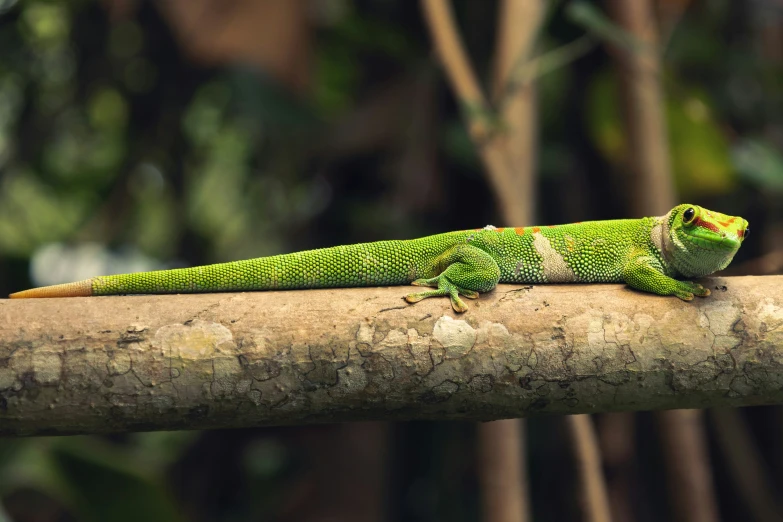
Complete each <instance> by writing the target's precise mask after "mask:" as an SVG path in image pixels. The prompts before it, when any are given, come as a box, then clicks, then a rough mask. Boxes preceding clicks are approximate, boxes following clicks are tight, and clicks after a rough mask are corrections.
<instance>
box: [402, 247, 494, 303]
mask: <svg viewBox="0 0 783 522" xmlns="http://www.w3.org/2000/svg"><path fill="white" fill-rule="evenodd" d="M435 265H436V266H439V267H445V269H444V270H443V271H442V272H441V273H440V274H438V275H437V276H435V277H433V278H430V279H417V280H415V281H413V283H411V284H413V285H416V286H432V287H435V288H437V290H428V291H426V292H419V293H415V294H408V295H406V296H405V300H406V301H407V302H409V303H417V302H419V301H421V300H422V299H425V298H427V297H435V296H445V295H447V296H449V297H450V298H451V307H452V308H454V311H455V312H459V313H462V312H465V311H467V309H468V307H467V306H466V305H465V303H464V302H462V299H460V298H459V296H460V294H462V295H463V296H465V297H467V298H469V299H476V298H477V297H478V296H479V292H489V291H490V290H492V289H493V288H495V286H497V284H498V281H499V280H500V268H499V267H498V264H497V263H496V262H495V260H494V259H492V256H490V255H489V254H487V253H486V252H484V251H483V250H481V249H480V248H476V247H474V246H470V245H466V244H461V245H455V246H453V247H451V248H449V249H448V250H446V251H445V252H444V253H443V254H441V255H440V256H439V257H438V258H437V259H436V260H435Z"/></svg>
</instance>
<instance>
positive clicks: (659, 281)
mask: <svg viewBox="0 0 783 522" xmlns="http://www.w3.org/2000/svg"><path fill="white" fill-rule="evenodd" d="M657 265H658V263H657V261H656V260H655V259H653V258H652V257H650V256H646V255H638V256H635V257H632V258H631V260H630V261H629V262H628V264H626V266H625V267H624V269H623V278H624V279H625V282H626V284H628V286H630V287H631V288H635V289H637V290H643V291H645V292H652V293H654V294H658V295H675V296H677V297H679V298H680V299H682V300H683V301H691V300H692V299H693V296H694V295H697V296H699V297H707V296H708V295H710V291H709V289H708V288H704V287H703V286H702V285H700V284H698V283H693V282H691V281H678V280H677V279H673V278H671V277H669V276H667V275H665V274H664V273H663V272H662V271H661V270H660V269H659V268H657Z"/></svg>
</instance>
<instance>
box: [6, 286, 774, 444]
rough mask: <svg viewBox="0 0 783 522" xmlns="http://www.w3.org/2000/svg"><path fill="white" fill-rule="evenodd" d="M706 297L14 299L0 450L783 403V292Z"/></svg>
mask: <svg viewBox="0 0 783 522" xmlns="http://www.w3.org/2000/svg"><path fill="white" fill-rule="evenodd" d="M707 284H709V287H710V288H713V289H714V290H713V295H712V296H711V297H709V298H707V299H699V300H696V301H694V302H691V303H686V302H682V301H679V300H677V299H675V298H671V297H658V296H654V295H648V294H641V293H637V292H634V291H632V290H630V289H627V288H624V287H623V286H620V285H589V286H588V285H540V286H535V287H533V288H529V287H522V286H507V285H501V286H500V287H499V288H498V289H497V290H496V291H494V292H491V293H489V294H486V295H483V296H482V297H481V298H480V299H479V300H478V301H472V302H471V304H472V306H471V309H470V310H469V311H468V312H467V313H466V314H464V315H460V316H454V314H453V312H452V311H451V310H450V308H449V307H448V303H447V302H446V300H445V299H427V300H426V301H423V302H421V303H418V304H416V305H414V306H409V305H406V304H405V303H404V302H403V301H402V299H401V298H400V297H401V296H402V295H403V294H404V293H405V292H406V289H405V288H400V287H393V288H369V289H345V290H309V291H292V292H259V293H237V294H203V295H182V296H129V297H91V298H71V299H40V300H39V299H31V300H13V301H10V300H3V301H0V435H21V434H26V435H33V434H36V435H44V434H65V433H98V432H112V431H114V432H117V431H140V430H164V429H200V428H216V427H243V426H259V425H280V424H308V423H316V422H335V421H349V420H372V419H384V420H389V419H413V418H418V419H472V420H492V419H501V418H511V417H520V416H527V415H534V414H540V413H560V414H564V413H596V412H603V411H621V410H650V409H660V408H695V407H712V406H741V405H749V404H771V403H783V276H767V277H734V278H715V279H710V280H708V281H707ZM724 287H725V290H724Z"/></svg>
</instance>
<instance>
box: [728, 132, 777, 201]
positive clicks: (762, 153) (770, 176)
mask: <svg viewBox="0 0 783 522" xmlns="http://www.w3.org/2000/svg"><path fill="white" fill-rule="evenodd" d="M731 157H732V160H733V161H734V166H735V167H736V169H737V171H738V172H739V174H740V176H742V177H743V178H744V179H746V180H748V181H749V182H751V183H753V184H755V185H758V186H759V187H760V188H761V189H762V190H770V191H774V192H783V156H781V154H780V152H778V150H777V149H775V147H773V146H771V145H770V144H769V143H767V142H766V141H763V140H761V139H753V138H749V139H745V140H742V141H740V142H739V143H737V144H736V145H735V146H734V148H733V149H732V151H731Z"/></svg>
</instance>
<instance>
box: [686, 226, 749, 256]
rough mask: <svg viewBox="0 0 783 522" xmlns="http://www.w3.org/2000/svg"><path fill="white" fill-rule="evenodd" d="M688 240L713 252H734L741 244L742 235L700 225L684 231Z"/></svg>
mask: <svg viewBox="0 0 783 522" xmlns="http://www.w3.org/2000/svg"><path fill="white" fill-rule="evenodd" d="M686 237H687V238H688V241H689V242H690V243H691V244H693V245H696V246H698V247H699V248H701V249H704V250H711V251H715V252H734V251H736V250H738V249H739V247H740V245H742V237H741V236H738V235H737V234H732V233H731V232H713V231H712V230H706V229H704V228H702V227H694V228H692V229H691V230H688V231H687V233H686Z"/></svg>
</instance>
